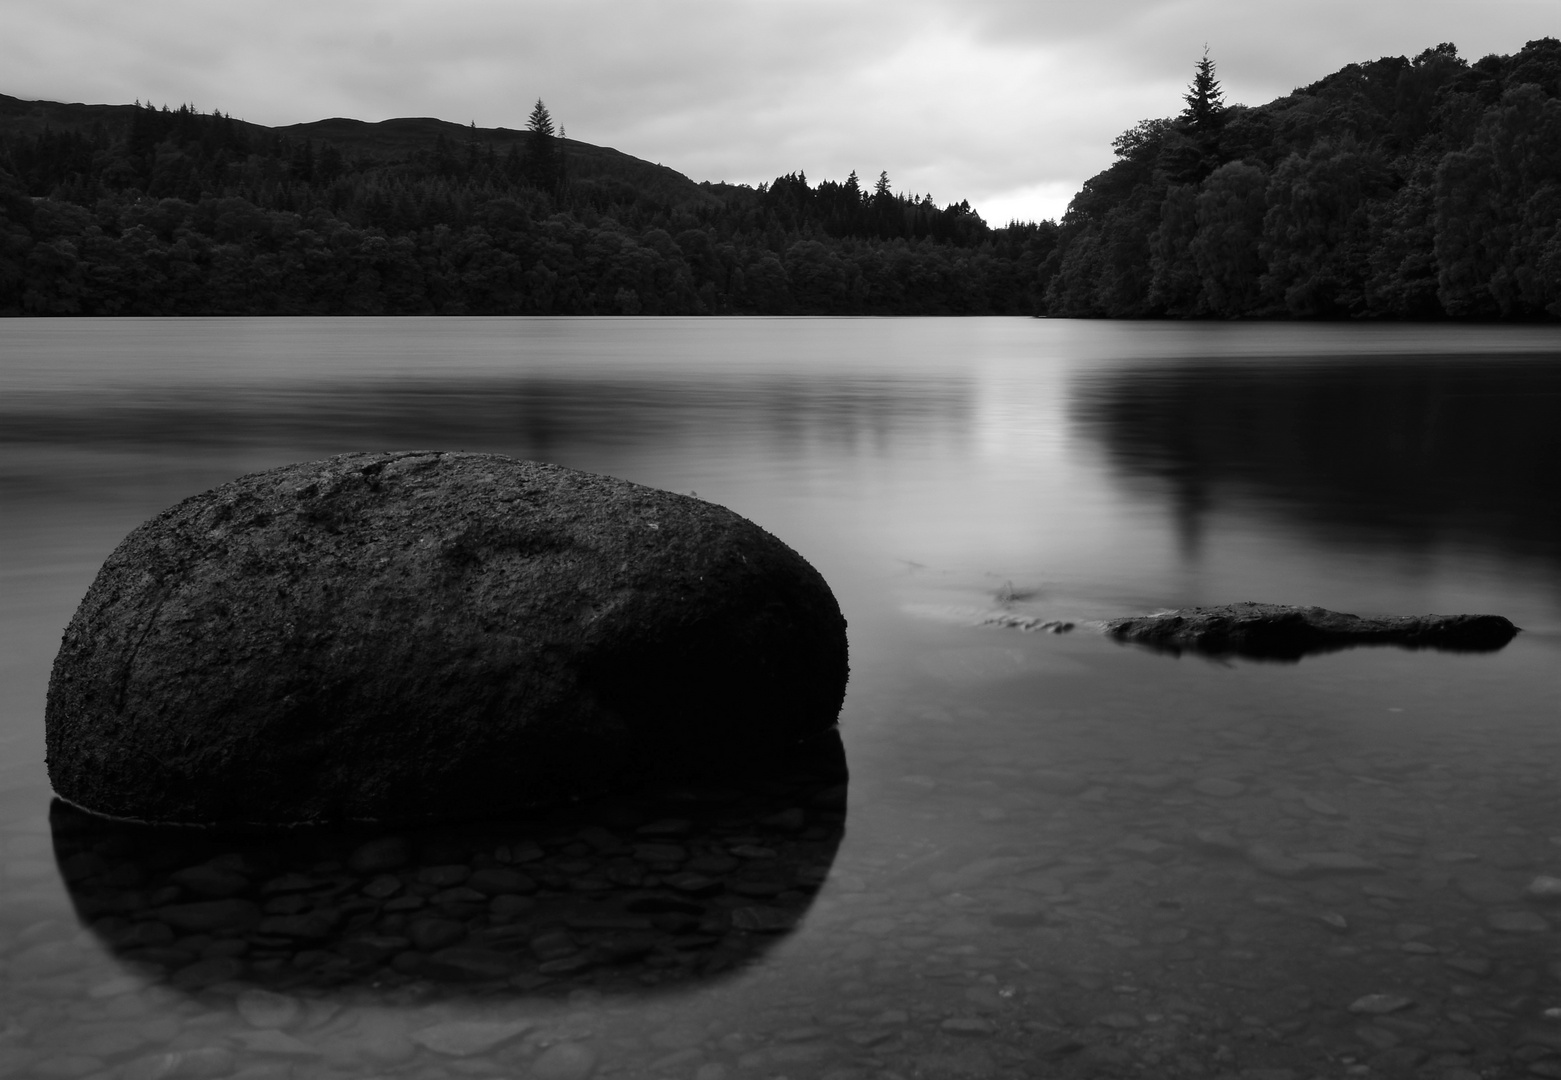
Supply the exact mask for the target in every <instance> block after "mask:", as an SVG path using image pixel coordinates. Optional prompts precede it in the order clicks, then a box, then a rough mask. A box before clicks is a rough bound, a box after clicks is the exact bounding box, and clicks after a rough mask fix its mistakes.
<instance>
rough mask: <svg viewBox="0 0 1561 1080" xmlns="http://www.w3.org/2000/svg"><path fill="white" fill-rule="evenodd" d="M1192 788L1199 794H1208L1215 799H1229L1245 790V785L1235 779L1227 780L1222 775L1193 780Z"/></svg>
mask: <svg viewBox="0 0 1561 1080" xmlns="http://www.w3.org/2000/svg"><path fill="white" fill-rule="evenodd" d="M1192 789H1193V790H1194V791H1196V792H1198V793H1199V794H1200V795H1210V796H1213V797H1214V798H1216V799H1230V798H1234V797H1235V796H1237V795H1240V794H1241V793H1242V792H1244V791H1246V790H1247V785H1245V784H1243V783H1239V782H1238V781H1235V780H1227V779H1225V778H1224V777H1222V776H1205V777H1203V778H1202V779H1199V780H1195V781H1193V785H1192Z"/></svg>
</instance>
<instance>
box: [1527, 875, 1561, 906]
mask: <svg viewBox="0 0 1561 1080" xmlns="http://www.w3.org/2000/svg"><path fill="white" fill-rule="evenodd" d="M1524 892H1526V893H1528V895H1529V897H1530V898H1531V899H1533V900H1538V901H1539V902H1540V903H1542V904H1561V877H1550V876H1548V875H1546V874H1541V875H1540V876H1539V877H1537V878H1535V879H1534V880H1533V881H1531V882H1529V885H1528V888H1527V889H1525V890H1524Z"/></svg>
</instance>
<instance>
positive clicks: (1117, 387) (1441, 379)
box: [1072, 356, 1561, 563]
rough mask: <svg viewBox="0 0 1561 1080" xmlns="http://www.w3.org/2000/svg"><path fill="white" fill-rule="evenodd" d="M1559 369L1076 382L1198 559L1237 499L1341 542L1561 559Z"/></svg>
mask: <svg viewBox="0 0 1561 1080" xmlns="http://www.w3.org/2000/svg"><path fill="white" fill-rule="evenodd" d="M1558 359H1561V356H1549V357H1540V358H1534V359H1526V360H1525V359H1513V358H1504V357H1480V356H1470V357H1451V358H1444V357H1438V358H1431V359H1426V358H1402V359H1395V358H1381V357H1345V358H1340V359H1337V360H1331V361H1286V360H1283V359H1280V358H1265V359H1263V360H1262V361H1254V362H1247V363H1242V362H1212V361H1206V362H1179V363H1159V364H1154V365H1145V364H1133V365H1129V366H1123V367H1119V368H1114V369H1111V370H1108V371H1104V372H1101V371H1094V372H1089V373H1085V374H1081V375H1079V376H1078V377H1077V378H1076V379H1075V381H1074V383H1073V405H1072V413H1073V418H1074V420H1075V422H1076V423H1077V424H1078V425H1079V426H1080V427H1081V428H1082V429H1083V430H1084V431H1085V432H1086V433H1088V434H1089V435H1090V436H1092V437H1093V438H1094V439H1096V440H1098V441H1099V442H1100V444H1102V445H1103V446H1104V448H1105V450H1106V453H1107V455H1108V457H1109V460H1110V461H1111V463H1112V464H1113V465H1114V466H1115V467H1116V469H1117V470H1119V471H1120V472H1121V473H1123V474H1125V475H1126V476H1128V477H1131V478H1134V479H1137V480H1143V481H1149V482H1151V483H1153V484H1154V485H1155V486H1156V487H1157V488H1158V489H1159V490H1160V492H1161V493H1162V495H1163V497H1164V498H1166V499H1168V500H1169V501H1170V502H1171V505H1172V508H1173V511H1174V514H1175V518H1176V521H1177V527H1178V532H1179V535H1180V537H1181V540H1182V544H1183V550H1184V554H1186V555H1189V556H1195V555H1196V554H1197V553H1198V550H1199V548H1200V546H1201V544H1202V541H1203V538H1204V536H1205V532H1206V527H1207V522H1208V519H1209V517H1210V515H1211V514H1212V513H1214V512H1215V511H1216V510H1218V509H1220V508H1221V507H1228V506H1229V505H1230V504H1233V503H1236V502H1238V501H1240V502H1242V503H1244V504H1246V505H1248V506H1252V505H1256V506H1258V507H1260V508H1262V509H1264V510H1266V511H1268V512H1271V513H1274V514H1279V515H1282V516H1283V518H1284V519H1285V520H1286V524H1287V527H1288V526H1299V527H1301V528H1303V529H1306V530H1309V531H1312V532H1319V531H1320V532H1323V533H1326V534H1329V535H1330V536H1331V537H1333V538H1338V537H1339V536H1340V535H1342V534H1346V533H1347V534H1349V535H1351V537H1352V538H1356V539H1362V540H1365V541H1366V542H1368V543H1375V544H1379V545H1382V546H1392V547H1394V548H1395V549H1397V550H1400V551H1410V552H1412V551H1416V550H1421V551H1423V550H1426V549H1428V548H1432V547H1435V546H1437V545H1439V544H1441V543H1444V542H1447V541H1449V540H1453V541H1458V542H1462V543H1467V544H1470V545H1473V546H1476V547H1479V548H1482V549H1485V550H1492V549H1494V550H1496V551H1498V552H1500V553H1502V554H1505V555H1512V556H1519V557H1538V558H1542V559H1544V560H1546V561H1549V562H1552V563H1557V562H1561V500H1557V499H1556V498H1555V492H1557V491H1561V426H1558V425H1557V424H1556V422H1555V418H1556V415H1557V410H1558V409H1561V364H1558V363H1557V360H1558Z"/></svg>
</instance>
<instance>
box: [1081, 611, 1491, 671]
mask: <svg viewBox="0 0 1561 1080" xmlns="http://www.w3.org/2000/svg"><path fill="white" fill-rule="evenodd" d="M1517 632H1518V628H1517V627H1516V626H1513V625H1512V623H1511V622H1509V621H1508V620H1506V619H1504V618H1502V617H1501V616H1500V615H1395V616H1387V617H1383V618H1362V617H1361V616H1359V615H1349V614H1345V613H1344V612H1339V611H1329V610H1327V609H1326V608H1319V607H1290V606H1286V605H1284V604H1255V603H1251V602H1245V603H1239V604H1222V605H1219V606H1217V607H1195V608H1187V609H1185V610H1182V611H1167V612H1162V613H1161V614H1158V615H1146V616H1142V617H1135V618H1129V619H1111V620H1108V621H1107V623H1106V633H1107V634H1109V635H1111V636H1112V637H1114V638H1118V639H1119V640H1122V641H1131V642H1135V643H1137V644H1141V645H1149V646H1152V647H1154V648H1157V649H1162V650H1164V651H1167V652H1175V653H1179V652H1182V651H1183V650H1186V651H1190V652H1201V653H1211V654H1214V655H1236V656H1248V657H1253V658H1255V659H1267V660H1299V659H1300V658H1301V657H1303V656H1307V655H1310V654H1312V653H1320V652H1332V651H1335V650H1338V649H1347V648H1350V647H1352V646H1355V645H1402V646H1405V647H1408V648H1413V649H1448V650H1454V651H1460V652H1464V651H1467V652H1483V651H1489V650H1494V649H1499V648H1501V647H1502V646H1504V645H1506V644H1507V642H1509V641H1511V640H1512V639H1513V637H1514V636H1516V634H1517Z"/></svg>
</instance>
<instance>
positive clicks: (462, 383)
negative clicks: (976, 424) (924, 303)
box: [0, 371, 972, 459]
mask: <svg viewBox="0 0 1561 1080" xmlns="http://www.w3.org/2000/svg"><path fill="white" fill-rule="evenodd" d="M971 397H972V388H971V385H970V382H969V380H967V379H962V378H958V377H954V376H948V375H945V376H935V377H932V378H923V379H907V378H903V377H895V376H893V375H882V376H879V375H873V374H869V373H856V374H823V375H819V376H817V377H815V378H806V379H805V378H801V377H796V376H779V375H775V374H765V375H757V376H750V377H747V378H738V377H733V375H732V374H723V373H721V372H719V371H712V372H704V373H700V376H699V377H697V378H695V377H688V376H686V375H683V374H681V373H672V374H671V375H663V376H661V377H653V378H645V377H641V378H634V377H628V376H621V375H610V374H609V375H603V374H599V373H594V372H582V373H580V374H579V375H572V376H553V375H524V376H513V377H508V378H494V377H485V378H465V379H461V380H459V381H458V382H456V381H453V380H450V379H438V380H435V379H429V378H416V377H413V378H400V379H394V380H387V379H377V378H368V379H361V380H352V381H334V382H329V383H324V384H314V385H304V386H290V387H274V386H259V387H243V388H240V389H239V390H238V391H237V392H235V389H234V388H220V387H215V388H203V387H178V386H147V387H141V388H138V389H136V390H135V391H132V392H125V391H123V390H114V391H112V392H105V393H94V392H93V390H92V389H90V388H83V387H78V388H71V389H69V390H63V391H53V390H50V391H33V392H18V393H14V394H12V395H9V402H8V404H7V405H5V406H0V433H3V434H0V439H3V440H4V441H5V442H10V443H18V444H33V445H43V446H50V445H53V446H60V445H65V446H71V445H91V444H98V445H108V446H115V445H118V446H156V445H166V446H169V447H179V446H185V447H192V446H217V445H222V446H235V445H237V446H242V445H252V444H266V443H276V442H282V443H286V444H288V445H294V446H314V445H320V444H322V443H329V444H333V445H334V444H341V445H344V446H352V447H355V448H359V449H362V448H365V447H373V446H380V445H396V446H437V447H448V448H469V449H478V448H494V447H502V448H504V449H505V452H507V453H511V454H520V455H522V456H531V457H537V458H541V459H547V458H550V457H551V456H552V455H554V454H556V453H557V452H558V451H560V450H561V449H563V448H570V449H574V448H578V447H580V446H592V445H635V444H639V445H643V444H646V443H655V442H657V441H660V440H666V439H668V438H673V437H680V438H687V437H690V436H692V437H697V438H701V439H709V438H714V437H721V436H726V437H730V436H731V435H733V434H745V433H752V432H753V431H754V430H755V429H757V430H760V431H764V432H767V433H770V434H772V435H774V434H778V435H781V436H782V437H789V438H797V437H800V436H803V435H807V436H816V437H819V438H822V439H823V440H825V441H826V442H834V443H851V444H854V443H855V442H856V441H857V440H858V439H860V438H863V437H866V438H869V439H872V438H881V437H883V436H886V435H889V434H891V433H903V432H906V431H917V432H926V431H927V430H928V429H929V428H950V429H955V430H960V431H963V430H964V429H966V428H968V427H969V425H970V412H971V409H972V402H971Z"/></svg>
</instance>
